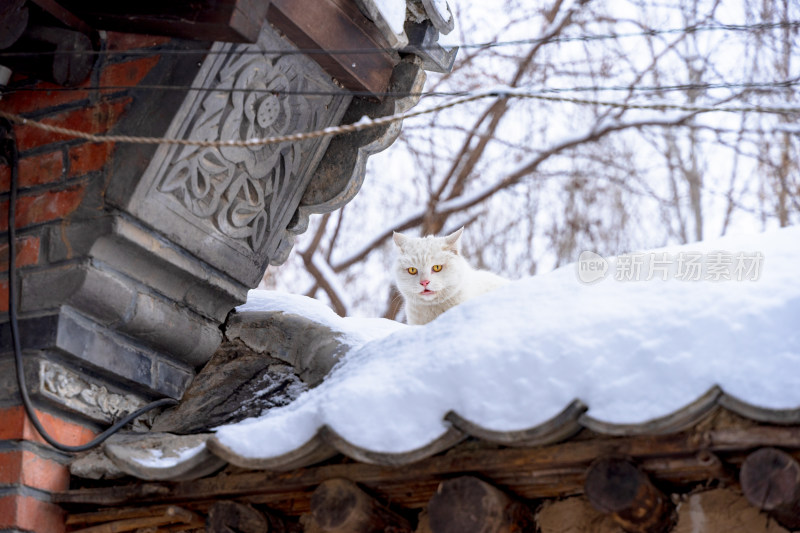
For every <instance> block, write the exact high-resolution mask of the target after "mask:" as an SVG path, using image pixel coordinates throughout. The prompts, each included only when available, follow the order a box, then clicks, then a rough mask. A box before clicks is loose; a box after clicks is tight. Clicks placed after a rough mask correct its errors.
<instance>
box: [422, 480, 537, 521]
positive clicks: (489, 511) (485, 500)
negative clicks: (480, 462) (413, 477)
mask: <svg viewBox="0 0 800 533" xmlns="http://www.w3.org/2000/svg"><path fill="white" fill-rule="evenodd" d="M427 512H428V516H427V520H428V521H427V525H426V527H428V528H429V529H430V531H431V532H432V533H472V532H475V533H477V532H482V531H496V532H506V531H507V532H511V531H534V530H535V519H534V516H533V513H532V512H531V510H530V509H529V508H528V506H527V505H525V504H524V503H522V502H519V501H516V500H514V499H513V498H511V497H510V496H508V495H507V494H505V493H504V492H503V491H501V490H500V489H498V488H496V487H494V486H492V485H490V484H489V483H486V482H484V481H481V480H480V479H478V478H475V477H471V476H464V477H459V478H455V479H451V480H448V481H445V482H443V483H441V484H440V485H439V488H438V490H437V491H436V494H434V495H433V497H432V498H431V500H430V502H429V503H428V510H427Z"/></svg>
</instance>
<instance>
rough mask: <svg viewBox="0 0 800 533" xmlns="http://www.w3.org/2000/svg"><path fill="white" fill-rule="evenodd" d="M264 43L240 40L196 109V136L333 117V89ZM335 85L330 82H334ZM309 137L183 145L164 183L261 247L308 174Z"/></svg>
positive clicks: (247, 135)
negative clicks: (217, 145) (303, 139)
mask: <svg viewBox="0 0 800 533" xmlns="http://www.w3.org/2000/svg"><path fill="white" fill-rule="evenodd" d="M258 50H259V48H258V45H250V46H239V47H236V48H235V49H234V51H232V52H231V54H230V56H229V58H228V60H227V61H226V63H225V65H224V66H223V67H222V68H221V69H220V70H219V72H218V73H217V75H216V77H215V79H214V85H213V90H212V91H209V92H208V93H206V96H205V97H204V98H203V99H202V103H201V105H200V106H199V107H198V108H197V109H198V110H197V112H196V114H195V116H194V117H192V124H191V127H190V135H189V137H190V138H195V139H203V140H217V139H221V140H246V139H252V138H262V137H271V136H276V135H283V134H288V133H295V132H301V131H311V130H314V129H318V128H321V127H325V126H327V125H328V124H326V123H325V122H326V121H327V120H330V118H329V114H328V113H326V111H327V110H328V109H329V107H330V104H331V101H332V100H333V97H332V96H330V95H318V94H313V93H315V92H316V93H319V92H320V90H321V89H322V87H320V86H319V85H318V83H317V82H315V81H314V80H313V79H311V78H310V77H308V75H307V74H306V69H304V67H303V64H302V63H300V62H298V61H297V59H296V58H295V57H293V56H288V55H287V56H280V55H270V54H262V53H254V52H257V51H258ZM328 90H329V89H328ZM306 143H307V142H301V143H281V144H274V145H266V146H250V147H241V148H240V147H225V148H199V147H184V148H183V149H181V150H180V151H178V152H176V155H175V157H174V158H173V159H172V161H171V162H170V164H169V166H168V168H167V171H166V173H165V174H164V177H163V179H162V180H161V181H160V183H159V184H158V190H159V191H160V192H162V193H166V194H169V195H171V196H172V197H174V198H175V199H176V200H177V201H178V202H179V203H180V204H181V205H182V206H183V207H184V208H185V209H187V210H188V211H190V212H191V213H192V214H193V215H194V216H196V217H198V218H200V219H202V220H204V221H206V222H208V223H211V224H212V225H213V226H214V228H215V229H216V230H217V231H219V232H220V233H222V234H223V235H225V236H226V237H229V238H231V239H234V240H236V241H237V242H239V243H241V244H242V245H243V246H245V247H246V248H247V249H248V250H251V251H258V250H259V249H260V248H261V247H262V245H263V243H264V241H265V239H266V237H267V235H268V234H269V233H270V232H271V231H272V230H274V229H276V228H277V229H283V228H278V225H279V224H280V221H281V219H282V217H285V213H284V212H283V211H284V209H285V204H286V198H287V196H290V195H291V194H293V191H294V187H293V186H292V185H293V184H295V183H296V181H297V179H298V176H299V175H300V174H302V172H303V171H304V170H303V168H304V167H303V165H304V158H305V157H307V154H306V153H305V151H304V148H308V147H309V146H312V145H311V144H306Z"/></svg>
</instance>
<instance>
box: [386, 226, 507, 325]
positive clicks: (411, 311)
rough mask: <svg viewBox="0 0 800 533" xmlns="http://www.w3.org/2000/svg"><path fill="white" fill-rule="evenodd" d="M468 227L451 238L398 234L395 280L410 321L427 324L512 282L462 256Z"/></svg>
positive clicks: (411, 322) (449, 236) (395, 236)
mask: <svg viewBox="0 0 800 533" xmlns="http://www.w3.org/2000/svg"><path fill="white" fill-rule="evenodd" d="M463 231H464V228H461V229H459V230H458V231H456V232H455V233H453V234H451V235H448V236H447V237H433V236H427V237H422V238H415V237H408V236H406V235H403V234H401V233H397V232H395V233H394V242H395V244H396V245H397V247H398V248H399V251H400V253H399V255H398V257H397V262H396V263H395V280H396V282H397V288H398V289H399V290H400V294H402V295H403V300H404V301H405V310H406V318H407V319H408V323H409V324H427V323H428V322H430V321H431V320H433V319H434V318H436V317H437V316H439V315H440V314H442V313H444V312H445V311H447V310H448V309H450V308H451V307H453V306H455V305H458V304H460V303H462V302H465V301H467V300H469V299H470V298H474V297H475V296H478V295H479V294H483V293H485V292H488V291H491V290H493V289H496V288H497V287H499V286H501V285H504V284H506V283H508V280H507V279H505V278H501V277H500V276H497V275H495V274H492V273H491V272H487V271H485V270H474V269H473V268H472V267H470V266H469V265H468V264H467V262H466V261H465V260H464V258H463V257H462V256H461V253H460V247H459V242H460V241H461V233H462V232H463Z"/></svg>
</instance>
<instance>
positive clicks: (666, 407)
mask: <svg viewBox="0 0 800 533" xmlns="http://www.w3.org/2000/svg"><path fill="white" fill-rule="evenodd" d="M798 243H800V227H791V228H785V229H781V230H777V231H772V232H768V233H763V234H758V235H749V236H735V237H725V238H721V239H717V240H713V241H707V242H702V243H695V244H690V245H684V246H678V247H671V248H664V249H660V250H653V251H651V252H647V253H642V254H629V255H624V256H619V257H617V258H612V259H608V260H604V259H602V258H599V256H594V255H593V254H585V255H584V256H583V257H582V259H585V261H581V262H579V263H578V264H572V265H569V266H566V267H564V268H561V269H559V270H556V271H554V272H551V273H548V274H543V275H539V276H535V277H532V278H526V279H521V280H519V281H515V282H513V283H511V284H509V285H507V286H505V287H503V288H501V289H498V290H497V291H495V292H492V293H489V294H487V295H485V296H483V297H481V298H478V299H475V300H472V301H469V302H467V303H465V304H462V305H461V306H458V307H456V308H453V309H451V310H450V311H448V312H447V313H445V314H443V315H441V316H440V317H439V318H438V319H436V320H434V321H433V322H431V323H430V324H427V325H425V326H399V327H398V326H395V325H389V324H387V322H388V321H384V320H381V319H374V320H371V321H369V322H364V321H363V319H350V318H346V319H342V318H339V317H336V315H334V314H333V313H332V312H330V310H328V309H327V308H326V307H325V306H324V305H322V304H321V303H319V302H317V301H314V300H311V299H308V298H304V297H297V296H291V297H287V296H285V295H281V294H278V293H273V292H266V291H251V293H250V295H249V297H248V303H247V304H246V305H245V306H243V307H241V308H240V311H241V310H259V309H265V310H274V309H275V308H276V307H277V308H280V307H282V306H291V312H293V313H300V314H302V315H304V316H307V317H308V318H310V319H312V320H316V321H324V323H325V324H327V325H330V326H331V327H333V328H335V329H338V330H339V331H342V332H343V334H346V335H353V332H354V331H358V332H359V335H360V337H358V338H356V337H354V336H351V337H350V339H351V340H352V345H353V346H354V349H353V350H351V351H350V352H349V353H348V354H347V355H346V356H345V357H344V359H343V360H342V361H341V362H340V364H338V365H337V367H336V368H334V370H333V371H332V372H331V374H330V375H328V376H327V377H326V379H325V381H324V382H323V383H322V384H321V385H319V386H318V387H316V388H314V389H312V390H309V391H308V392H306V393H304V394H303V395H301V396H300V397H299V398H298V399H296V400H295V401H294V402H293V403H291V404H289V405H287V406H285V407H281V408H277V409H273V410H271V411H269V412H267V413H266V414H264V415H263V416H261V417H259V418H254V419H248V420H245V421H242V422H239V423H236V424H232V425H227V426H223V427H220V428H217V429H216V435H215V437H214V438H212V439H211V441H212V442H211V443H212V444H216V445H217V446H216V448H223V449H225V450H228V451H229V452H230V454H233V455H235V456H238V457H242V458H244V459H248V458H252V459H255V460H259V459H263V460H269V458H273V457H279V456H284V455H285V454H291V453H295V452H296V451H297V450H299V449H301V448H303V446H304V445H306V448H308V447H309V445H310V444H309V443H311V442H312V441H313V439H314V437H315V435H316V434H318V432H319V431H321V430H323V429H325V430H331V431H332V432H333V433H334V434H335V435H337V438H338V437H340V438H341V439H344V440H346V441H347V442H349V443H350V444H352V445H353V446H356V447H358V448H360V449H363V450H366V451H367V452H376V453H397V454H400V453H405V452H409V451H412V450H418V449H420V448H423V447H426V446H430V445H431V443H432V442H435V441H436V440H437V439H442V438H443V437H444V436H445V435H446V433H447V432H448V430H449V429H451V428H450V423H449V422H448V421H446V420H445V416H446V415H447V414H448V413H449V412H453V413H456V414H457V416H458V417H459V418H460V419H462V420H465V421H466V423H472V424H475V425H477V426H480V427H482V428H485V429H486V430H489V431H498V432H503V431H520V430H526V429H529V428H535V427H537V426H539V425H541V424H543V423H545V422H547V421H548V420H550V419H551V418H553V417H554V416H556V415H558V414H559V413H560V412H562V411H563V410H564V409H565V406H568V405H570V404H571V402H573V400H575V399H578V400H580V401H581V402H583V404H585V405H586V406H588V412H587V415H588V417H590V418H589V419H590V420H595V421H599V422H600V423H608V424H645V423H647V422H648V421H651V420H653V419H657V418H659V417H665V416H669V415H670V414H671V413H675V412H676V411H679V410H681V409H682V408H684V407H685V406H687V405H688V404H690V403H691V402H693V401H695V400H697V399H698V398H700V397H702V396H703V395H704V394H707V393H708V391H709V390H710V389H712V390H713V387H714V386H719V387H720V388H721V389H722V390H723V391H724V392H725V393H726V395H729V396H732V397H734V398H735V399H738V400H741V401H743V402H746V403H747V404H751V405H752V406H756V407H759V408H765V409H772V410H784V409H798V408H800V280H799V279H798V276H799V275H800V268H798V265H800V245H798ZM637 264H638V265H639V267H636V265H637ZM592 265H594V266H592ZM693 265H694V266H693ZM698 265H699V266H700V267H702V268H701V269H700V270H694V268H695V266H698ZM604 266H605V268H606V270H605V273H603V267H604ZM595 268H598V270H595ZM636 268H640V271H639V272H638V274H637V272H636ZM579 277H580V278H582V279H583V280H584V281H581V280H580V279H579ZM592 277H596V278H597V279H595V280H594V282H593V283H585V281H590V280H591V278H592ZM648 277H651V278H652V279H650V280H647V278H648ZM662 277H666V278H667V280H666V281H664V280H662V279H661V278H662ZM694 277H699V278H700V279H699V280H692V279H693V278H694ZM726 277H730V278H732V279H725V278H726ZM617 278H621V279H617ZM626 278H629V279H627V280H626ZM714 278H719V281H714ZM737 278H741V280H738V279H737ZM573 405H574V404H573ZM214 441H216V442H214Z"/></svg>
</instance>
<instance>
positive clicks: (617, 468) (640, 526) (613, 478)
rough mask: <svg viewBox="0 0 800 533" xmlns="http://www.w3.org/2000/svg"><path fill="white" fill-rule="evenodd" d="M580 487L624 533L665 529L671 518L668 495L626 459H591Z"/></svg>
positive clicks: (653, 532)
mask: <svg viewBox="0 0 800 533" xmlns="http://www.w3.org/2000/svg"><path fill="white" fill-rule="evenodd" d="M584 490H585V493H586V497H587V498H588V499H589V502H590V503H591V504H592V506H593V507H594V508H595V509H597V510H598V511H601V512H603V513H607V514H610V515H611V516H612V517H613V518H614V521H615V522H617V523H618V524H619V525H620V526H621V527H622V529H624V530H625V531H627V532H628V533H667V532H668V531H669V530H670V529H671V528H672V526H673V524H674V522H675V515H674V508H673V506H672V503H671V502H670V500H669V498H668V497H667V496H665V495H664V494H662V493H661V491H659V490H658V489H657V488H656V487H655V486H653V484H652V483H651V482H650V479H649V478H648V477H647V474H645V473H644V472H642V471H641V470H640V469H639V467H637V466H636V465H635V464H634V463H633V462H631V461H630V460H628V459H624V458H620V457H603V458H600V459H598V460H596V461H594V462H593V463H592V464H591V466H590V467H589V470H588V472H587V473H586V483H585V485H584Z"/></svg>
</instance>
